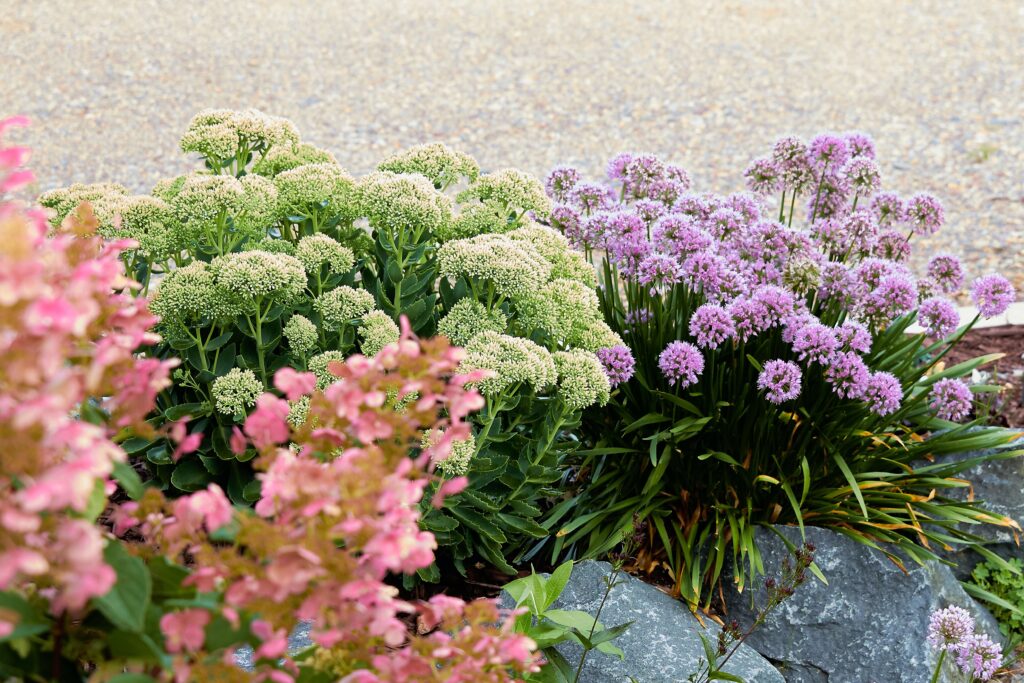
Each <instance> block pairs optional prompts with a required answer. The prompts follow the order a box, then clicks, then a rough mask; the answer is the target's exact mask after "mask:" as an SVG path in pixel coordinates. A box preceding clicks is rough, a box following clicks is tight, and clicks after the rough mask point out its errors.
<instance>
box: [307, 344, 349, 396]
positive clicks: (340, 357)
mask: <svg viewBox="0 0 1024 683" xmlns="http://www.w3.org/2000/svg"><path fill="white" fill-rule="evenodd" d="M334 362H338V363H344V362H345V354H344V353H342V352H341V351H324V352H323V353H318V354H317V355H315V356H313V357H312V358H310V359H309V371H310V372H312V373H313V374H314V375H316V388H317V389H324V388H325V387H327V386H328V385H330V384H333V383H334V382H335V381H336V380H337V379H338V378H337V377H335V376H334V375H332V374H331V371H330V370H328V368H327V366H328V365H330V364H331V363H334Z"/></svg>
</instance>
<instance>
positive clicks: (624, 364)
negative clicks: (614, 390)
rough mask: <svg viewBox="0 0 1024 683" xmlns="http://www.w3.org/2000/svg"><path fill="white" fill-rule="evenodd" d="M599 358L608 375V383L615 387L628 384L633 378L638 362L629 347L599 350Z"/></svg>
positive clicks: (612, 347)
mask: <svg viewBox="0 0 1024 683" xmlns="http://www.w3.org/2000/svg"><path fill="white" fill-rule="evenodd" d="M596 355H597V358H598V360H600V361H601V365H603V366H604V373H605V374H606V375H608V383H609V384H611V385H612V386H613V387H617V386H618V385H620V384H624V383H625V382H628V381H629V380H630V378H631V377H632V376H633V372H634V370H635V368H636V361H635V360H634V358H633V352H632V351H630V350H629V348H628V347H626V346H622V345H621V344H620V345H619V346H611V347H608V348H604V349H598V350H597V354H596Z"/></svg>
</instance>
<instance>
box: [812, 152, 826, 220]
mask: <svg viewBox="0 0 1024 683" xmlns="http://www.w3.org/2000/svg"><path fill="white" fill-rule="evenodd" d="M827 170H828V162H827V161H826V162H825V165H824V166H822V167H821V178H819V179H818V191H817V192H815V194H814V211H813V212H812V213H811V221H810V222H811V223H812V224H813V223H814V219H815V218H817V217H818V202H819V201H820V200H821V187H822V185H824V184H825V171H827Z"/></svg>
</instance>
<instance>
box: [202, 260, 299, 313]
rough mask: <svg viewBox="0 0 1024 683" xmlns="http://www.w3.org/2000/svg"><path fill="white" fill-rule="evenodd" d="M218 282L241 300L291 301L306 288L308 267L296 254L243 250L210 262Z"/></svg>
mask: <svg viewBox="0 0 1024 683" xmlns="http://www.w3.org/2000/svg"><path fill="white" fill-rule="evenodd" d="M210 265H211V266H212V267H213V270H214V272H215V274H216V278H217V284H218V285H220V286H221V287H222V288H223V289H224V290H225V291H228V292H230V293H231V294H233V295H234V296H235V297H237V299H238V300H239V301H240V302H243V303H244V304H251V303H253V302H260V301H264V300H273V301H278V302H290V301H294V300H295V299H296V298H298V297H299V296H301V295H302V293H303V291H304V290H305V288H306V271H305V269H303V267H302V264H301V263H300V262H299V260H298V259H296V258H295V257H294V256H288V255H287V254H274V253H271V252H269V251H243V252H239V253H235V254H226V255H224V256H219V257H217V258H215V259H214V260H213V262H212V263H211V264H210Z"/></svg>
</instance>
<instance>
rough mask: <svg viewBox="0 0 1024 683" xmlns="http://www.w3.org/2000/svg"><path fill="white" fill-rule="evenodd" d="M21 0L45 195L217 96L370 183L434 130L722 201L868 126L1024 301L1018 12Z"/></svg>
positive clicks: (12, 74) (945, 6)
mask: <svg viewBox="0 0 1024 683" xmlns="http://www.w3.org/2000/svg"><path fill="white" fill-rule="evenodd" d="M2 4H3V6H4V9H3V11H2V13H0V45H2V47H0V51H2V54H3V64H4V73H3V78H2V81H0V114H9V113H15V112H20V113H26V114H29V115H30V116H32V117H33V118H34V119H35V121H36V125H35V127H34V128H33V129H32V130H31V131H30V132H29V133H28V134H26V135H22V136H21V139H23V140H25V141H27V142H29V143H30V144H32V145H33V146H34V147H35V149H36V155H35V159H34V162H33V165H34V167H35V169H36V170H37V172H38V174H39V176H40V178H41V179H42V180H41V182H40V187H39V189H41V190H42V189H47V188H49V187H53V186H57V185H64V184H67V183H70V182H73V181H100V180H111V181H119V182H122V183H124V184H126V185H128V186H130V187H132V188H133V189H136V190H139V191H146V190H148V189H149V188H150V187H151V186H152V184H153V183H154V181H156V180H158V179H159V178H162V177H165V176H168V175H172V174H176V173H179V172H181V171H182V170H183V169H185V168H187V167H188V166H189V163H188V161H187V160H186V159H185V158H184V157H183V156H182V155H181V153H180V152H178V151H177V148H176V143H177V138H178V135H179V134H180V132H181V131H182V130H184V128H185V125H186V124H187V122H188V120H189V118H190V117H191V115H192V114H193V113H194V112H195V111H197V110H199V109H201V108H204V107H214V106H216V107H233V108H242V107H250V106H251V107H256V108H259V109H262V110H264V111H266V112H268V113H273V114H278V115H282V116H287V117H289V118H291V119H292V120H294V121H295V122H296V124H297V125H298V126H299V129H300V130H301V131H302V133H303V137H304V138H305V139H306V140H308V141H310V142H313V143H315V144H318V145H321V146H324V147H327V148H329V149H331V150H332V151H334V152H335V153H336V154H337V156H338V158H339V159H340V160H341V161H342V163H343V164H344V165H346V166H347V167H348V168H349V170H350V171H352V172H353V173H363V172H366V171H368V170H370V169H371V168H372V166H373V165H374V163H375V162H376V161H377V160H379V159H380V158H382V157H383V156H384V155H386V154H388V153H390V152H392V151H393V150H397V149H400V148H402V147H404V146H408V145H411V144H415V143H419V142H426V141H431V140H440V141H443V142H446V143H449V144H451V145H454V146H456V147H458V148H460V149H462V150H464V151H467V152H469V153H471V154H473V155H474V156H476V157H477V158H478V159H479V160H480V162H481V165H482V166H483V167H484V168H485V169H494V168H499V167H504V166H518V167H521V168H523V169H526V170H529V171H531V172H534V173H537V174H542V173H543V172H544V171H545V170H546V169H547V168H549V167H550V166H551V165H553V164H555V163H559V162H568V163H574V164H577V165H579V166H580V167H581V168H583V169H585V170H588V171H590V172H593V173H598V172H599V171H600V169H601V168H602V167H603V162H604V160H605V159H606V158H608V157H609V156H610V155H612V154H613V153H614V152H617V151H620V150H643V151H651V152H655V153H658V154H660V155H663V156H665V157H666V158H669V159H672V160H675V161H678V162H680V163H682V164H683V165H684V166H686V167H687V168H688V169H689V170H690V171H691V173H692V175H693V176H694V179H695V181H696V187H697V188H698V189H701V190H705V189H714V190H717V191H730V190H733V189H736V188H738V187H739V186H740V185H741V183H742V176H741V173H742V170H743V168H744V166H745V164H746V161H747V160H748V159H749V158H751V157H753V156H756V155H758V154H761V153H764V152H765V151H767V150H768V148H769V146H770V144H771V143H772V141H773V140H774V139H775V138H776V137H777V136H778V135H780V134H783V133H796V134H800V135H804V136H809V135H812V134H813V133H815V132H818V131H821V130H830V129H831V130H846V129H851V128H859V129H862V130H864V131H866V132H869V133H870V134H871V135H873V136H874V137H875V138H876V141H877V142H878V148H879V152H880V162H881V164H882V167H883V172H884V173H885V178H886V182H887V185H888V186H889V187H891V188H893V189H896V190H898V191H902V192H908V193H909V192H911V191H914V190H919V189H920V190H927V191H930V192H933V193H935V194H937V195H939V196H940V197H942V199H943V200H944V201H945V203H946V207H947V217H948V224H949V225H948V227H947V229H946V230H945V232H943V233H941V234H940V235H939V236H936V237H934V238H932V239H931V240H929V241H928V242H927V244H926V249H919V251H921V252H927V251H930V250H937V249H955V250H957V251H960V252H963V253H964V254H965V255H966V257H967V259H968V264H969V266H970V269H971V271H972V272H975V273H977V272H978V271H979V270H983V269H984V270H988V269H991V268H1000V269H1003V270H1004V271H1006V272H1007V273H1008V274H1009V275H1011V277H1012V278H1013V279H1014V280H1015V282H1016V283H1017V285H1018V287H1019V288H1020V289H1021V290H1022V291H1024V268H1022V267H1021V265H1022V264H1024V248H1022V247H1024V182H1022V181H1024V94H1022V93H1024V68H1022V66H1024V5H1022V4H1021V3H1020V2H1019V1H1015V0H962V1H961V2H952V1H938V0H859V1H858V2H849V1H848V0H828V1H825V0H821V1H818V0H804V1H795V0H794V1H790V2H762V1H758V0H749V1H739V0H725V1H711V0H708V1H707V2H701V3H697V2H683V1H681V0H664V1H660V0H643V1H636V0H613V1H604V0H579V1H568V0H516V1H515V2H501V1H499V0H436V1H434V2H424V1H422V0H400V1H396V2H384V1H383V0H371V1H370V2H366V1H365V0H364V1H349V0H345V1H342V0H335V1H331V2H327V1H323V2H312V1H310V2H284V0H247V1H245V2H234V1H231V2H228V1H218V2H203V3H184V2H176V3H172V2H170V1H169V0H160V1H158V0H146V1H141V0H139V1H136V0H120V1H114V0H109V1H106V2H103V1H98V0H73V1H71V0H66V1H64V2H59V1H56V0H5V2H4V3H2Z"/></svg>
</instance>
